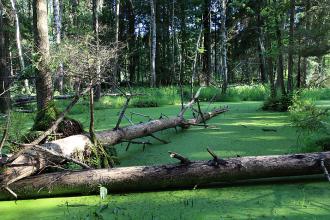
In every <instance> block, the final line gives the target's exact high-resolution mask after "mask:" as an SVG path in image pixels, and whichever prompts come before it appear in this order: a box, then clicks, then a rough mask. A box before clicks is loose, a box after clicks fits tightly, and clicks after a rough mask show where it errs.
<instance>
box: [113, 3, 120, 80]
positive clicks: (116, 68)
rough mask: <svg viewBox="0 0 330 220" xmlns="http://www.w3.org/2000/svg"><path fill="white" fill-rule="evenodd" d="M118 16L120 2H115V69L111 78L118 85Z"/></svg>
mask: <svg viewBox="0 0 330 220" xmlns="http://www.w3.org/2000/svg"><path fill="white" fill-rule="evenodd" d="M119 16H120V0H116V18H115V21H116V34H115V44H116V45H115V46H116V57H115V68H114V74H113V77H114V78H115V81H116V82H117V83H118V82H119V83H120V81H121V74H120V66H119V51H118V48H119V20H120V19H119Z"/></svg>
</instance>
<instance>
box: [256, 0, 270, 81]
mask: <svg viewBox="0 0 330 220" xmlns="http://www.w3.org/2000/svg"><path fill="white" fill-rule="evenodd" d="M257 25H258V27H257V28H258V50H259V62H260V65H259V68H260V79H261V82H262V83H263V84H265V83H267V75H268V74H267V67H266V58H265V56H266V49H265V44H264V40H265V39H264V33H263V28H262V18H261V7H260V6H259V5H258V10H257Z"/></svg>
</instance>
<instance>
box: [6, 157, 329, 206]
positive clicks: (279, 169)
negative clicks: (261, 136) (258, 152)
mask: <svg viewBox="0 0 330 220" xmlns="http://www.w3.org/2000/svg"><path fill="white" fill-rule="evenodd" d="M169 153H171V154H170V156H171V157H173V158H176V159H179V160H180V161H181V163H177V164H166V165H155V166H133V167H119V168H113V169H97V170H85V171H78V172H72V171H64V172H58V173H49V174H42V175H37V176H33V177H30V178H26V179H23V180H20V181H18V182H16V183H13V184H12V185H11V186H10V187H11V189H12V190H13V191H14V192H16V193H17V194H18V199H28V198H36V197H39V198H40V197H50V196H52V197H53V196H68V195H85V194H86V193H87V192H89V193H98V192H99V186H100V185H102V186H104V187H106V188H107V189H108V190H109V191H110V192H130V191H142V190H160V189H162V190H165V189H166V190H168V189H171V188H188V187H189V188H190V189H192V188H194V187H196V186H197V187H204V186H209V185H212V184H213V186H214V184H225V183H226V184H227V185H228V184H230V185H232V184H234V183H235V182H236V183H237V182H238V183H239V182H240V181H247V180H250V181H251V180H257V179H265V178H274V177H291V176H306V175H317V174H318V177H320V174H324V173H326V172H325V171H326V170H327V169H329V168H330V165H329V164H330V152H322V153H309V154H291V155H279V156H255V157H237V158H228V159H220V158H217V157H215V158H213V160H210V161H190V160H189V159H188V158H185V157H183V156H181V155H179V154H177V153H173V152H169ZM212 156H216V155H212ZM210 159H212V157H210ZM326 178H327V179H329V175H326ZM267 180H268V181H269V180H272V181H276V180H278V179H276V178H275V179H267ZM324 181H325V179H324ZM8 199H13V197H12V195H10V194H9V193H8V192H6V191H5V190H4V189H0V200H8Z"/></svg>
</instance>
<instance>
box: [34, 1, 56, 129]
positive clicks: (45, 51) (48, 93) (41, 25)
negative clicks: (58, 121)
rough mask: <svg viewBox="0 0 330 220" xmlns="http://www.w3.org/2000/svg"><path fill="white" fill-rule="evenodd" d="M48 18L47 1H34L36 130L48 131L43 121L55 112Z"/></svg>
mask: <svg viewBox="0 0 330 220" xmlns="http://www.w3.org/2000/svg"><path fill="white" fill-rule="evenodd" d="M47 17H48V15H47V1H46V0H33V23H34V42H35V51H36V52H37V53H38V56H39V58H38V59H37V61H38V63H37V68H36V69H35V71H36V90H37V109H38V113H37V119H36V122H35V126H34V128H35V129H37V130H39V129H42V130H43V129H47V128H44V127H43V126H44V125H43V124H44V123H43V120H45V118H47V117H48V113H49V111H53V109H51V108H53V107H52V105H51V102H52V100H53V89H52V77H51V73H50V70H49V59H50V55H49V38H48V22H47ZM48 119H49V118H47V121H48ZM46 126H48V125H46Z"/></svg>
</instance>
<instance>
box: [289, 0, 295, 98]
mask: <svg viewBox="0 0 330 220" xmlns="http://www.w3.org/2000/svg"><path fill="white" fill-rule="evenodd" d="M295 5H296V1H295V0H290V34H289V55H288V85H287V91H288V93H291V92H292V90H293V47H294V17H295Z"/></svg>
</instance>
